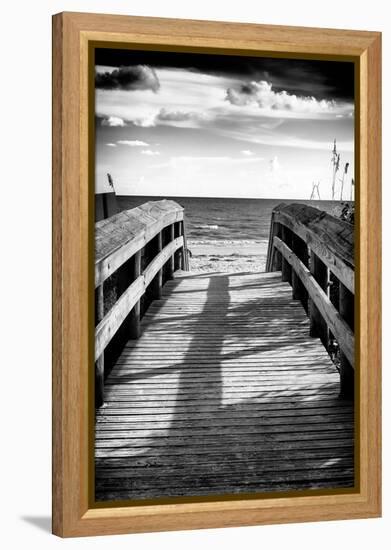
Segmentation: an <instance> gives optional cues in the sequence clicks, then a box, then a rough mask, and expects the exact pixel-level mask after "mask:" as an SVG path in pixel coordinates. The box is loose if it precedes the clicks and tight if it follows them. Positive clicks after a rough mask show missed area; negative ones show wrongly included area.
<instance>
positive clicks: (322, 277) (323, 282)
mask: <svg viewBox="0 0 391 550" xmlns="http://www.w3.org/2000/svg"><path fill="white" fill-rule="evenodd" d="M310 271H311V274H312V276H313V277H314V279H315V281H316V282H317V283H318V284H319V286H320V287H321V288H322V290H323V292H324V293H325V294H326V296H327V295H328V282H329V271H328V268H327V266H326V265H325V264H324V263H323V262H322V260H320V259H319V258H318V256H317V255H316V254H315V253H314V252H313V250H311V253H310ZM308 312H309V318H310V336H313V337H319V338H320V339H321V341H322V343H323V345H324V347H325V348H326V349H328V345H329V336H328V334H329V332H328V328H327V323H326V322H325V320H324V319H323V317H322V316H321V314H320V312H319V310H318V308H317V307H316V305H315V303H314V301H313V300H312V298H311V297H310V296H309V297H308Z"/></svg>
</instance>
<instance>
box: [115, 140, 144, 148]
mask: <svg viewBox="0 0 391 550" xmlns="http://www.w3.org/2000/svg"><path fill="white" fill-rule="evenodd" d="M117 143H118V145H127V146H128V147H149V144H148V143H145V141H140V140H138V139H133V140H129V139H120V140H119V141H117Z"/></svg>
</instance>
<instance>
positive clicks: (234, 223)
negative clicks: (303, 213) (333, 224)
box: [117, 196, 341, 244]
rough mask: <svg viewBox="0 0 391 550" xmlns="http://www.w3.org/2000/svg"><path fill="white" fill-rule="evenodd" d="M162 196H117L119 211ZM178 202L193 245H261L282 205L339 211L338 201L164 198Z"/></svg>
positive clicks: (188, 236) (266, 237)
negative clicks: (254, 243) (290, 204)
mask: <svg viewBox="0 0 391 550" xmlns="http://www.w3.org/2000/svg"><path fill="white" fill-rule="evenodd" d="M162 198H163V197H142V196H117V202H118V205H119V208H120V210H128V209H129V208H134V207H136V206H139V205H140V204H143V203H144V202H147V201H151V200H161V199H162ZM164 198H167V199H171V200H174V201H176V202H177V203H179V204H180V205H181V206H183V207H184V209H185V223H186V233H187V238H188V240H189V241H192V242H196V243H203V242H205V243H206V242H210V241H216V242H219V244H222V243H223V242H226V243H229V242H232V243H235V244H238V243H239V242H262V241H265V240H268V238H269V229H270V219H271V213H272V210H273V208H274V207H275V206H277V205H278V204H280V203H281V202H284V203H289V202H301V203H305V204H309V205H311V206H314V207H316V208H319V209H321V210H326V211H327V212H329V213H330V214H334V215H335V214H338V211H340V210H341V203H340V202H339V201H320V200H316V201H310V200H281V199H225V198H198V197H194V198H193V197H164Z"/></svg>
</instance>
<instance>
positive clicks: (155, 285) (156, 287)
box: [151, 231, 163, 300]
mask: <svg viewBox="0 0 391 550" xmlns="http://www.w3.org/2000/svg"><path fill="white" fill-rule="evenodd" d="M155 238H156V248H155V250H156V252H155V256H156V255H157V254H159V252H161V250H162V232H161V231H159V233H158V234H157V235H156V237H155ZM162 286H163V270H162V269H159V271H158V272H157V273H156V275H155V277H154V279H153V281H152V283H151V290H152V299H153V300H160V298H161V297H162Z"/></svg>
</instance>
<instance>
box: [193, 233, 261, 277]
mask: <svg viewBox="0 0 391 550" xmlns="http://www.w3.org/2000/svg"><path fill="white" fill-rule="evenodd" d="M187 246H188V248H189V250H190V252H191V256H190V269H191V271H193V272H196V273H197V272H198V273H208V272H216V271H222V272H241V271H264V270H265V266H266V256H267V247H268V242H267V241H266V240H265V241H192V240H189V241H188V243H187Z"/></svg>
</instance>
